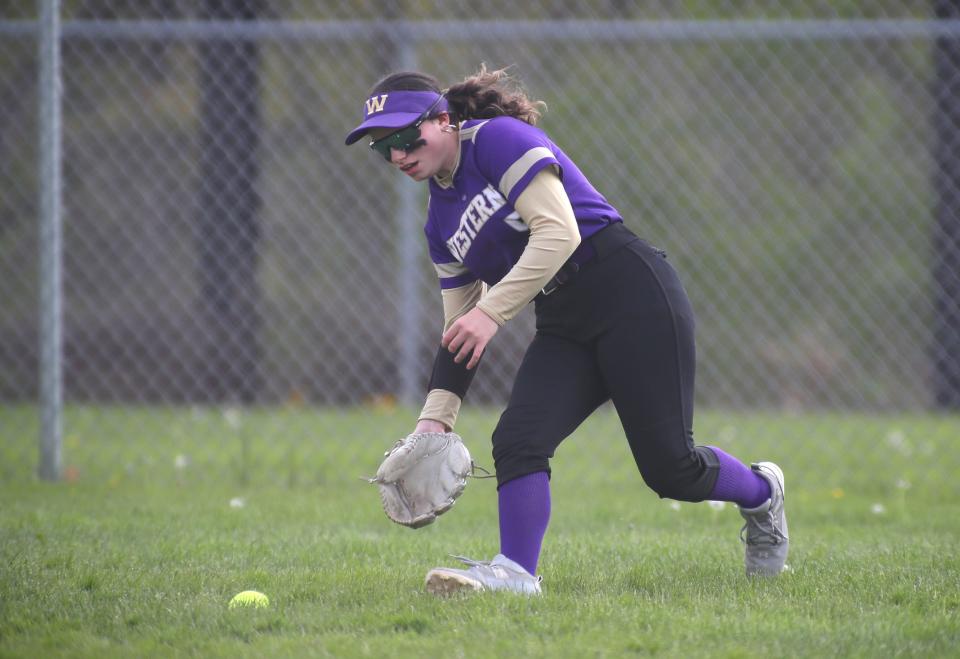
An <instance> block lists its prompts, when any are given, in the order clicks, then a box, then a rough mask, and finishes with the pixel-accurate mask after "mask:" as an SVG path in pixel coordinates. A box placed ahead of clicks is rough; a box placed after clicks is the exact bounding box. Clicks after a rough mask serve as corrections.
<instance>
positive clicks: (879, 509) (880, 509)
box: [870, 503, 887, 515]
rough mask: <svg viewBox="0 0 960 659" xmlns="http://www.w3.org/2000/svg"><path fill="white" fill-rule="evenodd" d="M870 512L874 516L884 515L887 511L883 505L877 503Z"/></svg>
mask: <svg viewBox="0 0 960 659" xmlns="http://www.w3.org/2000/svg"><path fill="white" fill-rule="evenodd" d="M870 512H872V513H873V514H874V515H882V514H884V513H885V512H887V509H886V508H885V507H884V505H883V504H882V503H875V504H873V505H872V506H871V507H870Z"/></svg>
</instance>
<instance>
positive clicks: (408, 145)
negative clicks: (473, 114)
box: [370, 96, 443, 162]
mask: <svg viewBox="0 0 960 659" xmlns="http://www.w3.org/2000/svg"><path fill="white" fill-rule="evenodd" d="M441 100H443V96H439V97H438V98H437V100H435V101H434V102H433V105H431V106H430V107H429V108H427V109H426V110H424V112H423V114H421V115H420V116H419V117H418V118H417V120H416V121H415V122H413V123H412V124H410V125H409V126H406V127H405V128H401V129H400V130H398V131H396V132H393V133H390V134H389V135H387V136H386V137H381V138H380V139H379V140H370V148H371V149H373V150H374V151H376V152H377V153H379V154H380V155H381V156H383V157H384V159H385V160H386V161H387V162H390V155H391V154H390V152H391V150H392V149H399V150H400V151H404V152H406V153H410V152H411V151H413V150H414V149H419V148H420V147H421V146H423V145H425V144H426V141H424V140H422V139H420V124H422V123H423V122H424V121H426V120H427V119H429V118H430V114H431V113H432V112H433V111H434V109H435V108H436V107H437V106H438V105H440V101H441Z"/></svg>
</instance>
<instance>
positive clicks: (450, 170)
mask: <svg viewBox="0 0 960 659" xmlns="http://www.w3.org/2000/svg"><path fill="white" fill-rule="evenodd" d="M445 137H446V138H447V139H448V144H449V145H450V155H449V156H447V158H446V159H445V160H444V164H443V167H441V168H440V171H439V172H437V175H436V176H435V177H434V178H435V179H436V180H437V183H439V184H440V185H442V186H444V187H449V186H450V185H451V184H453V175H454V173H456V171H457V166H459V164H460V133H459V131H457V130H451V131H450V132H449V133H448V134H447V135H446V136H445Z"/></svg>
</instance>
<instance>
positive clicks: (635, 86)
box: [0, 0, 960, 482]
mask: <svg viewBox="0 0 960 659" xmlns="http://www.w3.org/2000/svg"><path fill="white" fill-rule="evenodd" d="M25 4H26V3H18V2H0V21H2V22H0V405H2V406H3V409H4V411H3V412H2V413H0V425H2V427H0V441H3V442H4V443H5V444H6V455H7V456H8V458H9V459H8V460H6V461H5V466H4V467H2V468H0V474H2V477H5V478H14V477H22V476H23V475H24V474H26V473H33V472H34V470H35V468H36V461H37V448H36V447H37V441H38V440H37V435H38V431H39V425H38V423H39V422H38V421H37V415H38V400H39V397H40V371H39V367H38V363H39V354H40V350H41V346H40V343H39V341H40V340H39V338H38V337H39V335H40V332H39V327H40V323H41V318H42V312H41V308H40V305H39V303H38V300H39V298H40V294H39V290H40V279H41V273H40V271H39V268H38V266H37V262H38V254H39V253H40V251H41V247H42V246H41V243H40V235H41V233H40V225H41V222H40V217H39V216H40V208H39V202H38V198H39V194H40V187H41V186H40V183H41V181H39V180H38V171H39V165H38V163H39V159H40V153H39V146H38V144H39V138H38V134H39V130H40V127H39V124H38V116H39V114H38V105H39V102H40V101H39V92H40V90H39V82H38V81H39V77H38V68H39V66H40V62H39V60H38V40H37V39H38V26H37V13H36V10H35V9H34V8H31V7H26V6H25ZM859 4H860V3H851V2H839V1H838V2H814V1H812V0H806V1H803V0H797V1H790V0H781V1H780V2H778V3H754V2H690V3H673V2H657V1H654V2H643V3H633V2H622V1H620V0H595V1H592V2H591V1H586V0H583V1H572V0H571V1H566V2H564V1H549V0H541V1H540V2H529V3H515V2H506V1H505V0H485V1H483V2H474V1H471V2H466V1H465V0H464V1H457V2H438V1H423V2H413V1H408V2H396V3H373V2H344V1H342V0H341V1H324V2H309V3H308V2H303V1H302V0H300V1H297V0H287V1H285V2H272V3H266V2H263V3H261V2H258V1H257V0H245V1H243V0H219V1H213V0H209V1H200V0H178V1H175V2H159V1H156V2H131V1H129V0H77V1H75V2H64V3H63V6H62V8H61V14H60V15H61V20H62V38H61V42H60V43H61V55H62V80H63V96H62V105H61V111H62V133H61V135H62V153H63V160H62V175H63V244H64V249H63V254H62V263H63V281H62V301H63V315H62V323H63V356H64V362H63V376H64V377H63V387H64V389H63V391H64V400H65V411H64V417H63V420H64V448H63V454H64V464H65V466H66V469H67V472H68V473H67V477H69V476H70V473H75V472H70V470H71V469H74V470H82V471H83V472H84V473H85V474H86V473H90V474H98V475H100V476H103V477H106V478H110V477H116V475H118V474H127V475H134V476H136V477H147V475H148V474H150V473H153V472H154V471H155V470H153V469H152V468H151V466H152V465H163V466H164V468H166V467H168V466H170V465H173V466H174V467H176V468H178V469H179V468H182V467H183V466H184V465H185V464H187V463H189V462H190V461H193V462H198V461H203V460H207V461H209V463H210V464H215V463H216V456H217V455H218V454H219V453H220V452H221V451H222V450H224V449H223V447H224V446H227V445H229V446H234V444H229V442H233V441H234V440H235V439H236V437H237V436H240V437H241V441H240V443H239V444H236V446H240V447H241V448H239V449H237V450H236V452H235V453H236V461H237V463H238V464H241V463H242V466H241V467H240V469H241V472H243V473H247V469H248V467H249V466H250V465H251V464H254V463H256V464H257V465H258V468H260V469H261V470H263V471H265V472H267V473H272V474H280V475H284V474H286V475H287V476H289V475H290V474H296V473H300V472H298V471H297V469H296V468H294V467H293V465H297V464H306V463H309V462H310V461H311V460H318V459H320V458H319V457H317V456H318V455H319V454H320V452H319V450H318V448H317V446H318V444H317V443H318V442H342V443H343V446H342V447H340V448H339V449H338V450H339V451H340V459H342V460H343V464H344V465H345V467H346V471H349V472H350V475H351V476H353V475H355V474H354V472H357V473H360V472H363V471H364V470H368V471H369V469H370V464H371V462H375V460H376V456H377V451H379V450H380V449H381V448H384V447H385V446H386V445H387V444H389V443H390V441H391V439H392V438H393V437H394V436H397V435H399V434H400V433H402V432H405V431H407V430H408V429H409V428H410V427H411V426H412V423H413V420H414V416H413V415H414V414H415V412H416V410H417V409H419V404H420V403H421V402H422V395H423V393H424V391H423V389H424V387H425V383H426V380H427V376H428V369H429V367H430V364H431V362H432V358H433V354H434V352H435V349H436V344H437V341H438V338H439V334H440V328H441V324H442V311H441V307H440V296H439V289H438V286H437V283H436V277H435V274H434V272H433V268H432V267H431V266H430V263H429V259H428V258H427V256H426V249H425V244H424V240H423V238H422V233H421V224H422V215H423V210H424V206H425V201H426V199H425V190H424V189H422V188H419V187H416V186H412V187H411V186H410V185H409V184H407V183H405V182H403V181H398V180H397V179H398V178H399V177H397V176H396V174H395V172H392V171H390V170H389V169H388V168H387V167H385V166H384V165H383V163H382V161H378V158H377V157H373V156H371V154H369V153H366V150H365V149H363V148H359V147H357V148H353V149H348V148H346V147H344V146H343V138H344V135H345V134H346V132H347V131H348V130H349V129H350V128H352V126H353V125H355V124H356V122H357V121H358V120H359V118H360V115H361V112H360V108H361V104H362V100H363V99H364V98H365V97H366V93H367V90H368V89H369V88H370V86H371V85H372V84H373V83H374V82H375V81H376V80H377V79H379V78H380V77H382V76H383V75H385V74H386V73H388V72H390V71H393V70H397V69H400V68H418V69H422V70H425V71H427V72H430V73H432V74H434V75H436V76H437V77H438V78H440V79H441V81H442V82H444V83H452V82H455V81H457V80H459V79H461V78H462V77H463V76H465V75H467V74H470V73H472V72H473V71H475V70H476V69H477V68H478V67H479V65H480V63H481V62H485V63H486V64H487V65H488V67H491V68H499V67H504V66H511V67H512V71H513V73H514V74H515V75H517V76H518V77H519V78H520V79H521V80H522V81H523V82H524V84H525V85H526V87H527V88H528V90H529V91H530V93H531V95H533V96H534V97H536V98H539V99H542V100H544V101H546V103H547V106H548V111H547V112H546V113H545V116H544V118H543V120H542V124H541V125H542V126H543V127H544V129H545V130H546V131H547V132H548V133H550V134H551V136H552V137H553V138H554V140H555V141H556V142H557V143H558V144H560V145H561V146H562V147H563V148H564V149H565V150H566V151H567V152H568V153H569V154H570V155H571V157H572V158H573V159H574V160H575V161H576V162H578V164H580V166H581V167H582V169H583V170H584V171H585V173H586V174H587V176H588V177H589V178H590V179H591V180H592V181H593V182H594V183H595V185H596V186H597V187H598V188H599V189H600V191H601V192H602V193H604V194H605V195H606V196H607V198H608V199H609V200H610V201H611V202H612V203H613V204H614V206H616V207H617V208H618V209H619V210H620V211H621V213H622V214H623V216H624V217H625V218H626V222H627V224H628V226H630V227H631V228H632V229H634V230H635V231H636V232H637V233H639V234H640V235H642V236H644V237H647V238H648V239H649V240H651V241H652V242H654V243H656V244H658V245H659V246H661V247H663V248H665V249H666V251H667V252H668V253H669V255H670V259H671V260H672V262H673V263H674V265H675V266H676V267H677V268H678V269H679V271H680V272H681V275H682V276H683V278H684V281H685V283H686V285H687V288H688V291H689V293H690V296H691V298H692V299H693V303H694V308H695V309H696V311H697V313H698V350H699V365H698V368H699V370H698V383H697V395H698V404H699V406H700V409H701V410H702V411H704V412H705V415H704V417H703V419H704V421H703V422H702V423H701V422H699V421H698V427H697V432H698V436H699V439H700V441H701V442H703V443H707V441H714V438H716V441H715V443H722V442H723V441H725V439H724V438H726V439H728V440H730V441H734V438H735V437H736V436H737V435H738V432H740V431H739V430H738V429H737V426H736V423H733V422H731V421H730V420H731V419H742V418H749V419H751V420H752V421H751V423H754V424H757V425H756V429H755V434H756V435H757V436H764V435H769V436H771V437H775V438H776V441H778V442H792V444H789V445H788V446H789V449H790V450H791V451H793V450H796V451H798V453H800V454H803V453H805V454H807V455H814V454H826V455H827V456H832V457H837V458H840V457H842V456H843V452H844V445H845V443H846V439H847V438H846V437H844V436H843V435H842V433H845V432H846V433H849V432H854V431H853V430H852V428H855V427H857V425H858V424H857V422H854V423H853V424H852V425H851V426H842V424H841V425H839V426H838V425H837V424H835V423H833V422H832V421H830V419H836V418H838V417H844V416H845V417H846V418H848V419H851V418H852V419H874V420H876V419H884V421H882V422H879V423H877V425H876V426H875V428H873V427H872V428H873V429H872V430H870V432H871V433H874V434H875V435H876V436H875V437H874V439H875V440H876V442H877V443H878V444H881V445H883V444H884V443H885V444H886V446H888V448H891V449H892V450H899V449H902V448H903V446H904V445H905V442H909V441H910V440H911V438H910V437H906V438H905V437H904V436H903V431H902V430H900V429H898V428H899V427H898V423H899V422H898V421H897V419H898V418H900V417H899V416H894V415H911V416H913V417H922V418H924V419H925V423H926V425H925V426H924V427H925V428H926V429H927V430H926V433H927V434H926V436H925V437H924V438H923V441H925V442H927V443H925V444H924V443H923V442H916V443H915V446H917V447H921V448H917V449H916V451H915V452H914V454H913V458H914V459H917V456H918V455H920V454H922V455H925V456H926V460H927V463H928V466H929V467H931V468H933V469H937V470H942V472H943V473H944V474H945V473H948V472H950V471H955V470H956V469H957V467H958V466H960V464H958V463H960V451H958V450H957V447H956V442H955V440H954V438H953V437H950V436H949V435H950V434H951V433H952V432H955V431H956V427H957V426H956V423H955V417H954V416H951V410H955V409H956V406H957V400H958V398H960V371H958V370H957V363H958V362H960V356H958V354H957V353H958V352H960V341H957V340H956V333H957V330H956V328H957V327H958V326H960V316H956V315H951V314H955V313H956V310H957V308H958V306H960V286H957V285H956V284H955V282H956V280H957V277H958V272H960V257H958V256H957V255H958V253H960V229H957V226H958V222H960V220H958V219H957V218H958V217H960V215H958V214H956V211H957V210H958V209H957V207H952V208H951V207H950V206H949V204H947V205H946V206H945V205H944V203H945V202H944V199H947V200H948V201H949V200H950V199H952V198H953V197H954V196H955V195H956V194H957V190H956V189H953V181H952V179H951V178H950V174H951V172H952V171H953V170H951V167H954V168H955V166H954V165H953V163H952V158H944V157H943V154H942V152H941V151H943V149H941V147H940V145H941V144H944V143H947V144H950V140H952V139H955V138H956V137H957V136H958V130H960V128H958V126H957V125H955V123H954V122H952V121H951V120H949V119H950V116H951V115H950V114H949V111H948V110H944V109H943V106H944V103H941V102H938V101H939V100H942V99H941V97H940V96H939V94H941V93H942V90H944V89H947V90H950V89H952V88H953V87H954V86H955V85H956V81H957V70H955V69H954V68H953V67H954V65H956V66H958V67H960V59H955V58H952V56H951V55H950V53H952V52H953V51H950V50H949V48H956V46H955V45H953V44H954V42H955V41H956V40H958V39H960V29H958V28H957V26H956V24H955V23H953V22H951V21H943V20H940V21H938V20H937V18H938V16H937V12H938V11H939V13H940V18H943V17H957V18H960V12H958V11H955V10H956V7H954V6H953V5H952V4H951V3H940V5H937V6H935V5H933V4H929V3H927V2H899V1H898V2H892V1H889V2H887V1H877V2H873V3H869V4H870V8H869V10H863V9H862V8H860V7H859V6H858V5H859ZM950 12H954V13H950ZM945 53H946V54H945ZM945 62H946V63H947V64H944V63H945ZM954 93H955V92H954ZM947 100H948V101H949V97H947ZM956 104H960V97H958V100H957V101H956ZM946 105H947V106H950V104H949V102H948V103H947V104H946ZM944 116H947V120H946V121H945V120H943V117H944ZM946 150H949V149H946ZM954 174H956V172H954ZM951 227H952V229H951ZM951 231H952V233H951ZM951 264H952V265H951ZM945 282H946V283H945ZM949 282H954V283H953V284H950V285H949V286H948V285H947V284H948V283H949ZM951 286H952V288H951ZM954 294H956V295H955V296H954ZM938 328H939V329H938ZM951 328H953V329H951ZM532 331H533V323H532V313H531V311H530V310H529V309H528V310H526V311H524V312H523V313H522V314H521V316H520V317H518V318H517V319H516V320H515V321H513V322H512V323H510V324H509V325H508V326H507V327H505V328H504V330H503V331H501V332H500V333H499V334H498V336H497V337H496V339H495V342H494V344H493V345H492V346H491V351H490V354H489V355H488V357H487V358H486V359H485V363H484V365H483V367H482V369H481V371H480V373H479V374H478V376H477V378H476V380H475V382H474V384H473V387H472V389H471V392H470V394H469V396H468V402H467V408H468V409H467V411H466V412H465V416H464V419H463V423H462V425H461V427H460V429H461V431H462V432H463V434H464V435H465V436H473V437H474V440H473V445H474V450H475V451H476V452H478V453H480V454H481V455H484V456H485V455H486V453H487V449H486V445H485V444H484V442H485V437H488V436H489V432H490V430H491V429H492V425H493V423H495V421H496V415H497V413H498V406H501V405H502V404H503V403H504V401H505V398H506V396H507V394H508V392H509V387H510V383H511V380H512V377H513V375H514V372H515V370H516V367H517V366H518V364H519V361H520V358H521V356H522V353H523V350H524V348H525V346H526V344H527V342H528V341H529V339H530V337H531V335H532ZM950 341H953V342H954V343H953V344H951V343H950ZM951 391H952V392H953V394H952V395H953V396H954V397H953V398H951ZM471 410H473V411H471ZM738 415H743V416H738ZM758 415H759V416H758ZM787 415H792V416H793V417H794V418H800V419H801V420H803V419H805V421H802V422H800V423H798V424H795V425H793V426H791V427H792V430H790V431H788V432H785V431H782V430H777V429H776V427H777V423H778V422H777V421H776V419H777V418H779V417H785V416H787ZM758 419H761V420H762V419H768V420H769V422H768V423H767V425H765V422H763V421H757V420H758ZM825 419H826V421H824V420H825ZM732 423H733V425H731V424H732ZM597 424H598V425H597V426H596V428H597V431H598V432H597V434H602V435H604V436H609V442H608V443H604V444H603V449H602V450H604V451H610V452H615V451H619V452H622V451H625V450H626V449H625V445H624V442H623V441H622V439H621V437H620V435H619V432H618V430H617V425H616V419H615V417H614V416H613V415H612V412H610V411H609V410H604V411H603V412H601V415H600V420H599V421H597ZM841 427H842V428H847V429H846V430H838V428H841ZM861 427H862V425H861ZM347 428H351V429H354V430H355V429H356V428H360V429H361V431H360V433H359V434H365V435H366V436H367V437H368V438H369V441H368V440H363V441H361V440H359V439H355V440H354V441H352V442H348V440H347V438H348V437H349V436H350V435H351V431H350V430H348V429H347ZM784 432H785V434H784ZM838 432H839V433H841V436H837V435H836V433H838ZM778 433H780V434H778ZM897 433H900V434H897ZM354 434H356V433H354ZM781 435H782V436H781ZM604 441H606V440H604ZM371 442H372V443H373V446H371ZM931 442H933V443H931ZM277 446H283V447H284V448H282V449H280V450H278V451H277V452H276V456H278V457H276V458H275V460H274V461H273V462H270V460H268V459H266V458H263V459H262V460H258V459H257V458H256V456H257V455H260V454H258V451H259V450H261V449H263V454H262V455H263V456H266V455H268V454H269V455H274V454H273V453H269V451H268V447H277ZM923 446H926V449H925V450H924V449H922V447H923ZM258 447H259V448H258ZM942 447H947V450H946V451H944V450H943V448H942ZM951 447H952V448H951ZM232 450H233V449H231V451H232ZM784 450H785V449H784ZM323 455H325V456H327V457H325V458H323V459H329V455H330V453H329V452H327V453H324V454H323ZM626 455H627V454H626V453H623V456H624V457H625V456H626ZM903 455H904V456H906V455H908V454H907V453H904V454H903ZM203 456H207V457H203ZM251 456H254V457H251ZM371 456H372V457H371ZM798 460H801V461H802V460H803V458H798ZM832 462H833V464H834V465H835V467H834V472H833V473H831V474H829V475H825V476H824V478H825V479H826V478H828V477H829V478H833V479H843V478H845V477H847V476H849V473H847V471H845V470H850V469H854V468H856V464H857V463H856V462H855V461H844V460H840V459H838V460H834V461H832ZM78 465H79V466H78ZM845 465H846V466H845ZM851 465H852V466H851ZM306 471H309V469H307V470H306ZM215 477H216V474H215ZM298 478H299V477H298V476H296V475H294V476H290V479H291V480H294V481H296V480H298ZM831 482H832V481H831Z"/></svg>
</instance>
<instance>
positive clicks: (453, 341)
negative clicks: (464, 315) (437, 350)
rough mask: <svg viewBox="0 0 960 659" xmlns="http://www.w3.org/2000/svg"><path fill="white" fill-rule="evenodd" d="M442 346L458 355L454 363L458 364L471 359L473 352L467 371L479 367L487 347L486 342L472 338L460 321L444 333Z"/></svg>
mask: <svg viewBox="0 0 960 659" xmlns="http://www.w3.org/2000/svg"><path fill="white" fill-rule="evenodd" d="M440 344H441V345H442V346H443V347H444V348H446V349H447V350H449V351H450V352H453V353H456V356H455V357H454V358H453V361H454V362H455V363H457V364H460V363H462V362H463V361H464V360H465V359H467V358H468V357H470V353H471V352H472V353H473V357H472V358H471V359H470V361H469V362H467V370H469V369H472V368H473V367H474V366H476V365H477V363H478V362H479V361H480V355H482V354H483V350H484V348H485V347H486V342H485V341H483V340H482V339H481V338H479V337H476V336H472V335H471V333H470V332H469V330H467V329H466V328H465V327H463V326H462V325H460V324H459V321H458V322H457V323H454V324H453V325H452V326H451V327H450V329H448V330H447V331H446V333H444V335H443V340H442V341H441V342H440Z"/></svg>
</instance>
